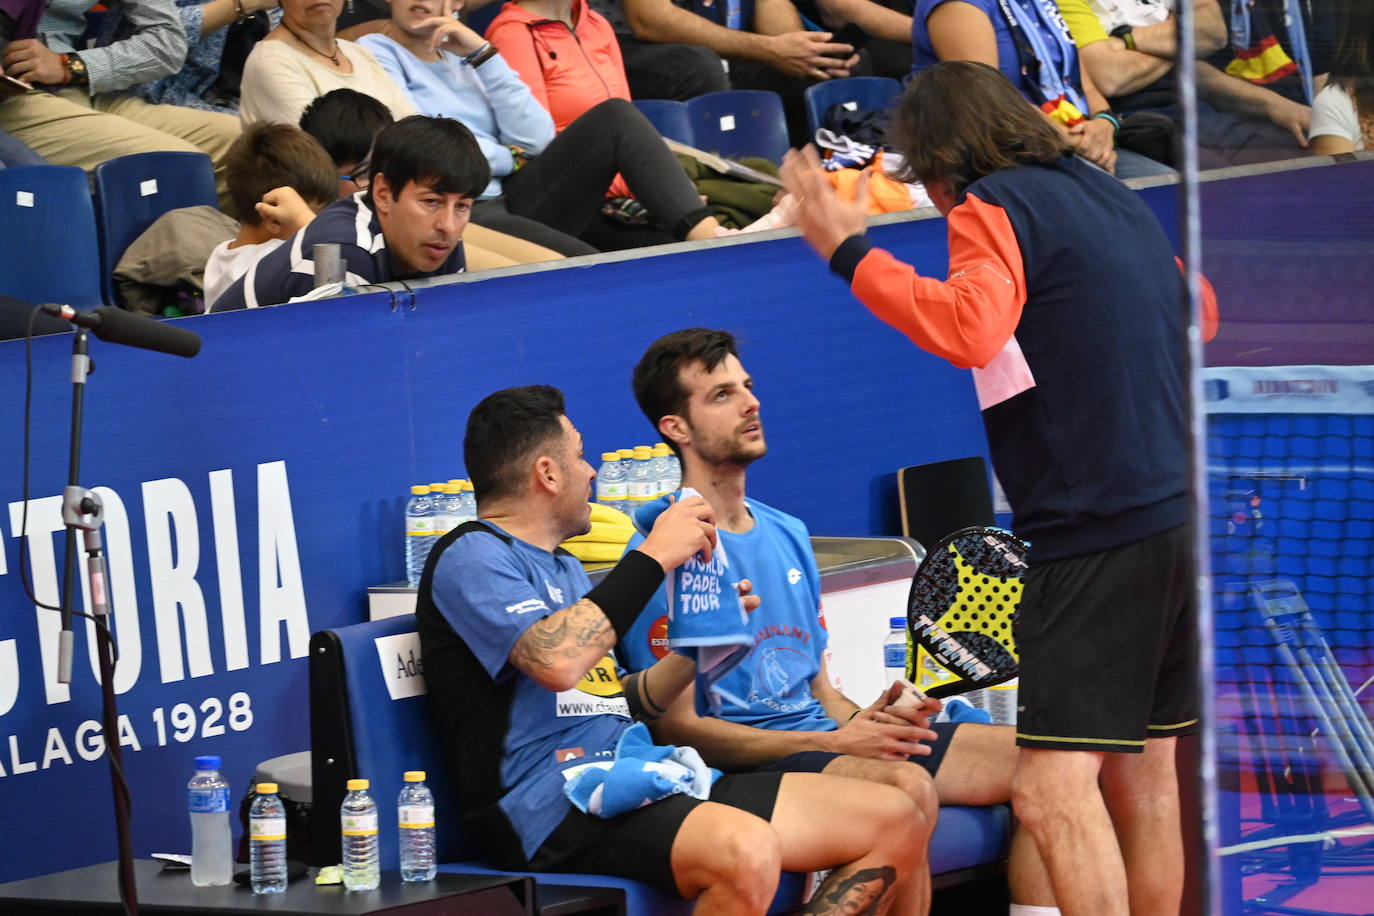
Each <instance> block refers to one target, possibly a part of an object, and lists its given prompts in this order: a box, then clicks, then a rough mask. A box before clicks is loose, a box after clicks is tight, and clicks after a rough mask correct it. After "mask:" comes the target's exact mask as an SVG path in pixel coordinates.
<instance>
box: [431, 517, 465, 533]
mask: <svg viewBox="0 0 1374 916" xmlns="http://www.w3.org/2000/svg"><path fill="white" fill-rule="evenodd" d="M458 525H459V522H458V519H456V518H454V517H453V516H451V515H436V516H434V533H435V534H448V533H449V532H450V531H452V530H453V529H454V528H457V527H458Z"/></svg>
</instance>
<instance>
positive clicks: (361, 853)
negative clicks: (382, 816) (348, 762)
mask: <svg viewBox="0 0 1374 916" xmlns="http://www.w3.org/2000/svg"><path fill="white" fill-rule="evenodd" d="M367 787H368V781H367V780H366V779H350V780H349V781H348V794H347V795H345V796H344V800H343V806H342V807H341V808H340V809H339V822H340V824H341V825H342V827H343V873H344V887H346V888H348V889H349V890H350V891H370V890H373V889H375V888H376V887H377V885H378V884H379V883H380V882H381V872H380V871H379V870H378V867H377V803H376V802H374V801H373V800H372V796H371V795H369V794H367Z"/></svg>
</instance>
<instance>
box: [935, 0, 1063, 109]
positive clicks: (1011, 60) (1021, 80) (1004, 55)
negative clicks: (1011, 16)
mask: <svg viewBox="0 0 1374 916" xmlns="http://www.w3.org/2000/svg"><path fill="white" fill-rule="evenodd" d="M949 2H951V0H916V11H915V12H914V13H912V16H911V73H912V75H913V76H914V75H915V74H917V73H920V72H921V71H922V70H926V69H928V68H930V67H933V66H935V65H936V64H938V63H939V62H940V58H939V56H938V55H936V53H935V46H934V44H932V43H931V40H930V30H929V29H928V28H926V19H927V17H929V16H930V14H931V13H933V12H935V9H936V7H938V6H940V5H941V4H944V3H949ZM958 2H961V3H967V4H968V5H969V6H976V7H977V8H978V9H980V10H982V11H983V12H984V13H986V14H987V17H988V19H989V20H990V21H991V22H992V29H993V31H994V32H995V33H996V34H997V69H998V70H1001V71H1002V74H1003V75H1004V76H1005V77H1006V78H1007V79H1009V80H1011V84H1012V85H1013V86H1015V87H1016V89H1017V91H1018V92H1020V93H1021V94H1022V95H1023V96H1025V97H1026V98H1027V99H1028V100H1030V101H1031V102H1034V103H1035V104H1036V105H1039V104H1040V99H1039V91H1038V89H1037V88H1036V86H1035V84H1034V83H1032V82H1031V80H1030V78H1029V77H1028V76H1026V74H1024V73H1022V72H1021V59H1020V58H1019V57H1018V56H1017V54H1016V44H1015V42H1014V41H1013V39H1012V31H1011V27H1010V26H1008V25H1007V17H1006V16H1005V15H1003V13H1002V7H1001V4H999V3H998V2H997V0H958ZM1010 2H1012V3H1025V2H1026V0H1010ZM1040 31H1041V33H1042V35H1041V37H1042V43H1043V44H1044V46H1045V48H1046V50H1047V51H1048V52H1049V54H1050V56H1051V59H1050V60H1047V61H1044V64H1045V65H1046V66H1048V67H1050V68H1051V69H1052V70H1055V71H1060V72H1062V67H1063V63H1064V61H1063V59H1062V57H1061V56H1060V54H1059V52H1060V49H1061V47H1062V45H1061V42H1060V41H1059V40H1056V38H1055V36H1054V35H1053V34H1051V33H1050V32H1049V29H1048V27H1046V26H1045V25H1044V24H1043V23H1042V24H1041V25H1040Z"/></svg>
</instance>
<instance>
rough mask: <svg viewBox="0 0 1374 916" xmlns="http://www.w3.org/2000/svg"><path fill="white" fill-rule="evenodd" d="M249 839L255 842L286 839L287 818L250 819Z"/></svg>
mask: <svg viewBox="0 0 1374 916" xmlns="http://www.w3.org/2000/svg"><path fill="white" fill-rule="evenodd" d="M248 837H249V839H251V840H253V841H254V842H258V843H265V842H268V841H269V840H284V839H286V818H284V817H252V818H249V819H248Z"/></svg>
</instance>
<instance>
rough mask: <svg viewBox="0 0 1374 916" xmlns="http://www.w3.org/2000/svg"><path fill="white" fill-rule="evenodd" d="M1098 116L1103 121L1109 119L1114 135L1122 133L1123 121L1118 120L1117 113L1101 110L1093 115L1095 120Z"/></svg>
mask: <svg viewBox="0 0 1374 916" xmlns="http://www.w3.org/2000/svg"><path fill="white" fill-rule="evenodd" d="M1098 118H1101V119H1102V120H1103V121H1108V122H1110V123H1111V125H1112V136H1113V137H1115V136H1116V135H1117V134H1119V133H1121V122H1120V121H1119V120H1117V117H1116V115H1114V114H1112V113H1111V112H1110V111H1099V112H1098V113H1097V114H1095V115H1093V120H1094V121H1095V120H1097V119H1098Z"/></svg>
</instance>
